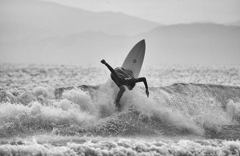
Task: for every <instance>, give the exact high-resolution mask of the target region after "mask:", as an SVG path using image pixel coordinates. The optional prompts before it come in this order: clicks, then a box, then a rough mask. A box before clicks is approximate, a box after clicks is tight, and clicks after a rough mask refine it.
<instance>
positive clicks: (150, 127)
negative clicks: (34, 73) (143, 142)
mask: <svg viewBox="0 0 240 156" xmlns="http://www.w3.org/2000/svg"><path fill="white" fill-rule="evenodd" d="M149 90H150V97H149V98H148V97H147V96H146V94H145V90H144V88H141V87H138V86H136V87H135V88H134V90H133V91H128V90H127V91H126V92H125V93H124V95H123V97H122V99H121V101H120V103H121V105H122V106H123V110H122V111H121V112H117V111H116V110H115V106H114V99H115V96H116V94H117V92H118V88H117V87H116V86H115V85H114V84H113V83H112V81H111V80H109V81H108V82H106V83H105V84H101V85H98V86H87V85H83V86H79V87H75V88H71V87H69V88H59V89H54V88H47V87H36V88H34V89H32V90H28V91H26V90H24V91H23V90H20V89H18V90H17V89H16V90H2V91H1V93H0V100H1V103H0V125H1V126H0V136H1V137H8V136H12V135H24V134H32V133H52V134H60V135H78V136H92V135H98V136H143V135H147V136H150V135H151V136H179V135H180V136H181V135H196V136H204V137H208V135H210V134H212V133H218V132H220V131H221V129H222V127H223V126H226V125H239V123H240V94H239V93H240V87H232V86H222V85H212V84H205V85H203V84H183V83H178V84H173V85H170V86H166V87H152V88H149Z"/></svg>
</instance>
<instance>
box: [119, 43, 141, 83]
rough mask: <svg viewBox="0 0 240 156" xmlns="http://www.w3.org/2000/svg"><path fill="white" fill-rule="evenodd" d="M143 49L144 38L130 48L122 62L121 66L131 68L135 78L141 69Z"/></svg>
mask: <svg viewBox="0 0 240 156" xmlns="http://www.w3.org/2000/svg"><path fill="white" fill-rule="evenodd" d="M145 49H146V44H145V40H144V39H143V40H141V41H139V42H138V43H137V44H136V45H135V46H134V47H133V48H132V49H131V50H130V52H129V53H128V55H127V57H126V58H125V60H124V62H123V64H122V68H124V69H129V70H131V71H132V72H133V76H134V77H135V78H138V76H139V73H140V71H141V68H142V64H143V60H144V56H145Z"/></svg>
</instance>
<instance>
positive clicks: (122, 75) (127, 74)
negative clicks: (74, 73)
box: [101, 59, 149, 111]
mask: <svg viewBox="0 0 240 156" xmlns="http://www.w3.org/2000/svg"><path fill="white" fill-rule="evenodd" d="M101 63H102V64H104V65H106V66H107V68H108V69H109V70H110V71H111V78H112V80H113V81H114V82H115V83H116V85H117V86H118V87H119V89H120V91H119V92H118V94H117V97H116V99H115V101H114V103H115V104H116V107H117V109H118V110H119V111H120V109H121V105H120V103H119V102H120V99H121V97H122V95H123V93H124V92H125V87H124V86H126V87H127V88H128V89H129V90H132V89H133V88H134V86H135V84H136V83H138V82H143V83H144V85H145V88H146V94H147V97H148V96H149V91H148V84H147V80H146V78H145V77H140V78H134V76H133V72H132V71H131V70H128V69H124V68H122V67H117V68H115V69H113V68H112V67H111V66H110V65H109V64H108V63H107V62H106V61H105V60H104V59H103V60H101Z"/></svg>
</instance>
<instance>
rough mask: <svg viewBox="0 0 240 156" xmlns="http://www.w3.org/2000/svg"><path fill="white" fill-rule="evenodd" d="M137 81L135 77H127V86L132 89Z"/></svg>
mask: <svg viewBox="0 0 240 156" xmlns="http://www.w3.org/2000/svg"><path fill="white" fill-rule="evenodd" d="M135 84H136V81H135V79H127V80H126V86H127V87H128V89H129V90H132V89H133V88H134V87H135Z"/></svg>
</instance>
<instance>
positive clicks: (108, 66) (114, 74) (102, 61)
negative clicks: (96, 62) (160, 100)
mask: <svg viewBox="0 0 240 156" xmlns="http://www.w3.org/2000/svg"><path fill="white" fill-rule="evenodd" d="M101 63H102V64H104V65H105V66H107V68H108V69H109V70H110V71H111V73H112V74H113V76H114V77H115V78H117V77H118V76H117V74H116V72H115V70H114V69H113V68H112V67H111V66H110V65H109V64H108V63H107V62H106V61H105V60H104V59H103V60H101Z"/></svg>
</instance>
